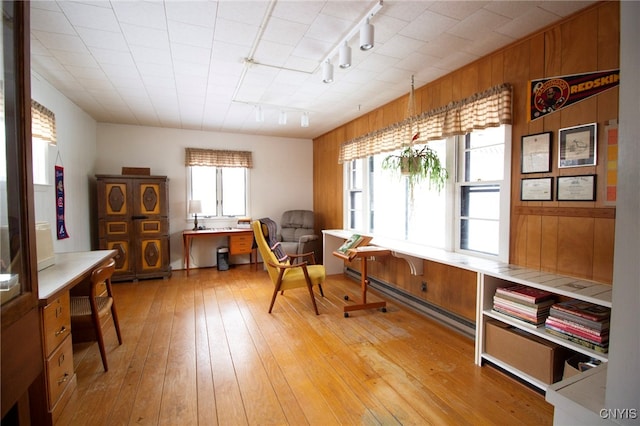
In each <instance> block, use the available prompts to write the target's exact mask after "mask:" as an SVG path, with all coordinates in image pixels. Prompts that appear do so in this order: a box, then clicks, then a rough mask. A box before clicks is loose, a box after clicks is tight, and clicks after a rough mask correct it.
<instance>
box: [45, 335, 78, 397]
mask: <svg viewBox="0 0 640 426" xmlns="http://www.w3.org/2000/svg"><path fill="white" fill-rule="evenodd" d="M66 334H67V338H66V339H65V340H64V341H63V342H62V344H61V345H60V347H58V349H56V350H55V352H53V354H52V355H51V356H50V357H49V358H47V364H46V369H47V371H46V374H47V385H48V386H47V389H48V390H49V408H50V409H51V408H53V407H54V406H55V405H56V402H58V398H60V395H61V394H62V392H63V391H64V390H65V388H66V387H67V385H68V384H69V382H70V381H71V380H72V379H73V344H72V341H71V337H70V336H69V335H68V333H66Z"/></svg>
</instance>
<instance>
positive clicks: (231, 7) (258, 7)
mask: <svg viewBox="0 0 640 426" xmlns="http://www.w3.org/2000/svg"><path fill="white" fill-rule="evenodd" d="M214 4H217V6H218V9H217V16H216V19H219V18H221V19H226V20H229V21H234V22H242V23H244V24H248V25H252V26H255V27H258V26H259V25H260V24H261V23H262V21H263V19H264V15H265V12H266V10H267V7H268V4H269V3H268V2H263V1H255V0H250V1H237V0H234V1H218V2H215V3H214Z"/></svg>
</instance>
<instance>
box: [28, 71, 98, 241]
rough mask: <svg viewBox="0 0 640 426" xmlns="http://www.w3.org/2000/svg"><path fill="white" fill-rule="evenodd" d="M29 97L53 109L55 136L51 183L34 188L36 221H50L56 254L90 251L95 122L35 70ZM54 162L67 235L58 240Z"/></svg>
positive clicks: (51, 161)
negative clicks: (62, 194) (62, 196)
mask: <svg viewBox="0 0 640 426" xmlns="http://www.w3.org/2000/svg"><path fill="white" fill-rule="evenodd" d="M31 97H32V98H33V99H34V100H35V101H37V102H39V103H40V104H42V105H44V106H45V107H47V108H48V109H50V110H51V111H53V113H54V114H55V116H56V133H57V136H58V144H57V146H55V147H50V148H49V170H50V183H51V184H50V185H46V186H43V185H37V187H36V188H35V192H34V199H35V212H34V214H35V218H36V221H38V222H39V221H46V222H49V223H50V224H51V229H52V231H53V249H54V251H55V252H56V253H61V252H68V251H84V250H91V248H92V246H91V243H92V238H91V235H92V233H93V232H94V231H93V229H92V228H93V226H94V225H93V218H92V217H91V209H90V207H91V204H92V203H91V200H92V199H93V194H92V191H91V188H90V179H91V177H92V176H93V168H94V164H93V161H94V158H95V156H96V121H95V120H94V119H92V118H91V117H90V116H89V115H87V114H86V113H85V112H84V111H82V110H81V109H80V108H78V107H77V106H76V105H75V104H74V103H72V102H71V101H70V100H69V99H67V98H66V97H64V96H63V95H62V94H61V93H60V92H58V91H57V90H56V89H55V88H53V86H51V85H50V84H49V83H48V82H47V81H46V80H44V79H42V78H41V77H40V76H38V75H37V74H36V73H35V72H34V73H32V76H31ZM58 155H59V157H58ZM56 162H57V163H58V164H60V165H62V166H64V191H65V216H66V218H65V224H66V227H67V232H68V234H69V238H66V239H63V240H58V239H57V238H56V233H55V224H56V209H55V206H56V194H55V187H54V166H55V165H56Z"/></svg>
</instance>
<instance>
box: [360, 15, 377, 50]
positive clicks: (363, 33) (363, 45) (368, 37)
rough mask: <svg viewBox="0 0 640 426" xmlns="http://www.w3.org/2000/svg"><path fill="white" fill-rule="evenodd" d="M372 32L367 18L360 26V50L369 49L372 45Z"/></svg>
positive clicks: (371, 26) (372, 29)
mask: <svg viewBox="0 0 640 426" xmlns="http://www.w3.org/2000/svg"><path fill="white" fill-rule="evenodd" d="M373 34H374V28H373V25H371V24H370V23H369V19H367V22H366V23H364V24H363V25H362V28H360V50H369V49H371V48H372V47H373V43H374V40H373Z"/></svg>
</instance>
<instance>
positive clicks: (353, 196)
mask: <svg viewBox="0 0 640 426" xmlns="http://www.w3.org/2000/svg"><path fill="white" fill-rule="evenodd" d="M348 225H349V228H350V229H358V230H362V229H364V228H363V223H362V191H350V192H349V224H348Z"/></svg>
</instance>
